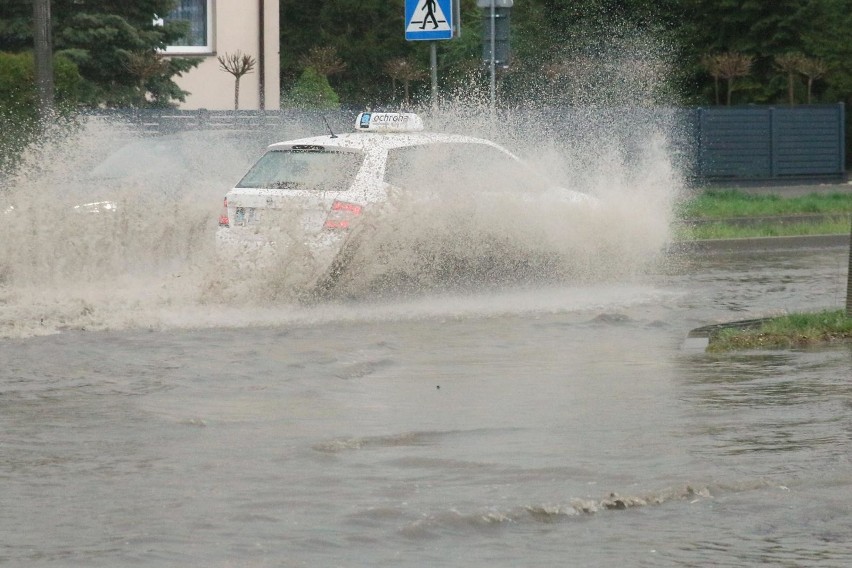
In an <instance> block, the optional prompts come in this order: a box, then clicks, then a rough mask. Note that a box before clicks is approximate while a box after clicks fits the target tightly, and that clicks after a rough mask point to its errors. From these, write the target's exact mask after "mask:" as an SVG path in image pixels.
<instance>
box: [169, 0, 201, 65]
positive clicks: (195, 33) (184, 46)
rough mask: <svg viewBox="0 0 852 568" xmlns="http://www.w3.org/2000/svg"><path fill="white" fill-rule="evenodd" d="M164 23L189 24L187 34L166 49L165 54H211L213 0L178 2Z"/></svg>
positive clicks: (179, 0) (183, 0)
mask: <svg viewBox="0 0 852 568" xmlns="http://www.w3.org/2000/svg"><path fill="white" fill-rule="evenodd" d="M162 20H163V21H164V22H174V21H177V20H183V21H186V22H189V32H188V33H187V34H186V35H185V36H184V37H183V38H181V40H180V41H179V42H178V43H176V44H174V45H169V46H167V47H166V53H212V52H213V51H214V50H213V0H178V2H177V6H176V7H175V9H174V10H172V11H171V12H169V14H168V15H167V16H165V17H164V18H163V19H162Z"/></svg>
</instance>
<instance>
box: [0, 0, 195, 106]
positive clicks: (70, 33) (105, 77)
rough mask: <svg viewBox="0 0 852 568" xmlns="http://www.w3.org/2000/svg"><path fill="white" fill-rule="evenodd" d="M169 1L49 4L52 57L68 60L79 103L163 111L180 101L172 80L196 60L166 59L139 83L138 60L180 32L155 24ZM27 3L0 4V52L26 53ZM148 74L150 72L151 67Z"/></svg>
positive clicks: (181, 28)
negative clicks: (79, 78) (57, 55)
mask: <svg viewBox="0 0 852 568" xmlns="http://www.w3.org/2000/svg"><path fill="white" fill-rule="evenodd" d="M173 5H174V0H136V1H134V2H126V1H123V0H53V1H52V2H51V15H52V18H53V30H54V33H53V39H54V48H55V50H56V51H55V52H56V53H61V54H63V55H65V56H66V57H67V58H68V59H70V60H71V61H73V62H74V63H75V64H76V65H77V68H78V69H79V72H80V75H81V76H82V78H83V83H82V84H81V91H80V101H81V102H82V103H84V104H87V105H90V106H100V105H105V106H151V105H154V106H165V105H172V104H174V102H175V101H181V100H184V98H185V96H186V93H185V92H184V91H182V90H181V89H179V88H178V87H177V85H176V84H175V83H174V81H173V77H175V76H177V75H180V74H181V73H184V72H186V71H188V70H190V69H192V68H193V67H194V66H195V65H197V64H198V63H199V61H200V60H198V59H190V58H169V59H168V61H167V62H165V63H164V64H163V65H161V66H159V67H158V71H157V73H156V74H154V75H150V76H147V75H146V78H145V80H144V81H143V80H141V77H140V75H138V71H139V69H140V68H139V67H138V63H139V61H138V60H136V61H133V58H134V57H138V56H139V55H140V54H142V53H145V54H146V55H145V57H146V58H147V59H148V60H149V61H153V60H154V59H155V58H156V55H157V54H158V53H159V50H161V49H163V48H164V47H165V46H166V45H168V44H170V43H172V42H174V41H176V40H177V39H178V38H180V37H181V36H182V35H183V34H184V32H185V31H186V26H185V25H184V24H183V23H181V22H171V23H166V24H165V25H162V26H159V25H155V23H154V17H155V15H157V14H166V13H168V12H169V11H170V10H171V9H172V7H173ZM31 19H32V2H31V1H28V0H6V1H5V2H3V3H2V5H0V51H12V52H20V51H24V50H28V49H31V47H32V42H33V37H32V30H31V26H30V21H31ZM151 69H153V68H151Z"/></svg>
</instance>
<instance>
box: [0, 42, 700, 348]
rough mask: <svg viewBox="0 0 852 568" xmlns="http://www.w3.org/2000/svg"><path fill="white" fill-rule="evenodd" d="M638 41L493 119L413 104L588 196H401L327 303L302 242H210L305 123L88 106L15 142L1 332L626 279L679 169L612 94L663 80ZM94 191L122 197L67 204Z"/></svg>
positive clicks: (467, 103)
mask: <svg viewBox="0 0 852 568" xmlns="http://www.w3.org/2000/svg"><path fill="white" fill-rule="evenodd" d="M634 44H635V45H634V46H633V47H631V48H630V49H633V51H632V52H630V51H628V50H623V51H621V52H619V53H620V54H619V55H618V57H620V58H621V59H617V58H615V56H614V55H613V54H612V53H609V52H608V53H604V52H600V53H598V54H597V56H598V57H599V58H600V61H615V63H614V64H611V65H609V66H608V67H606V66H603V67H606V69H607V72H606V73H603V74H601V73H597V74H593V75H590V76H589V77H587V79H588V80H587V81H586V83H584V84H581V82H578V80H576V77H575V78H574V79H575V80H574V83H572V85H573V86H572V91H571V93H572V95H571V97H570V100H558V99H556V98H554V96H555V95H554V93H558V92H560V90H559V89H551V90H549V91H546V92H545V91H542V93H540V94H539V95H535V94H530V95H529V96H528V99H527V102H528V104H527V105H526V106H523V107H522V106H515V107H513V108H509V109H504V110H501V112H500V113H498V115H496V120H495V115H494V114H492V113H491V111H490V109H489V108H488V105H487V104H484V103H483V98H482V97H481V96H480V95H481V93H480V94H477V93H456V94H455V96H454V97H451V98H450V99H449V100H446V101H444V102H443V103H442V108H441V112H440V113H438V114H433V113H432V112H431V109H430V108H421V109H419V111H420V112H421V113H422V114H424V115H425V120H426V123H427V124H429V125H430V129H433V130H437V131H443V132H449V133H454V132H455V133H459V132H462V133H465V134H472V135H480V136H483V137H486V138H490V139H493V140H495V141H497V142H500V143H502V144H504V145H505V146H507V147H508V148H510V149H511V150H512V151H514V152H515V153H517V154H518V155H519V156H521V157H522V158H524V159H525V160H526V161H527V162H528V164H529V165H530V166H531V168H532V169H533V170H534V171H535V172H536V173H537V174H539V175H540V176H541V177H542V178H547V179H549V180H551V182H552V185H551V186H550V190H553V188H563V189H555V191H556V192H557V197H559V195H558V192H560V191H563V192H567V191H568V190H570V191H581V192H585V193H588V194H590V195H593V196H595V198H596V200H597V205H596V206H595V207H593V208H578V207H576V206H574V205H572V204H571V203H568V202H565V201H564V200H563V201H560V200H559V199H556V200H554V199H552V198H553V194H552V193H551V194H548V195H547V196H546V198H545V195H544V194H543V193H542V194H540V195H533V198H532V199H526V200H522V199H520V200H519V199H518V198H517V197H515V196H513V195H511V193H512V192H511V188H504V189H507V190H508V191H504V192H502V195H496V194H492V195H489V196H488V197H487V198H483V197H482V196H476V195H470V194H469V193H466V192H465V188H464V187H456V186H453V185H452V184H450V185H449V186H448V187H445V188H444V191H443V193H442V195H441V198H440V199H437V200H432V201H431V202H429V203H425V204H424V203H420V202H414V201H412V202H406V201H400V202H397V203H395V207H394V208H393V209H392V213H391V214H386V215H385V216H380V217H378V218H376V219H374V229H373V232H372V234H371V235H370V238H369V239H367V240H366V241H365V243H364V246H362V247H360V248H358V249H357V250H355V251H354V252H353V254H352V258H351V262H349V264H348V265H347V266H346V267H345V270H344V271H343V272H342V277H341V278H340V279H339V281H337V282H335V286H334V287H332V288H333V289H332V290H331V297H330V299H331V301H332V302H331V303H330V304H324V306H325V307H323V305H320V306H319V307H314V308H313V311H310V310H309V311H306V310H305V309H304V307H302V306H301V305H300V304H299V302H300V301H302V300H304V299H305V298H309V299H311V300H312V301H313V302H317V301H319V302H321V304H322V303H325V302H327V301H328V299H329V298H328V297H325V298H324V299H321V298H319V297H317V296H316V295H314V292H315V288H314V286H315V285H316V280H315V276H316V271H315V270H314V268H315V267H312V266H311V260H312V259H311V254H310V252H309V251H307V250H306V249H305V248H304V247H302V248H300V247H295V248H294V249H292V250H291V251H289V252H288V254H287V255H286V256H284V257H280V258H278V259H276V262H275V263H274V264H273V265H272V266H271V267H266V268H264V269H262V270H255V271H252V270H250V269H249V270H247V269H245V267H244V266H240V265H235V264H232V263H229V262H227V260H225V261H223V260H222V259H221V258H218V257H217V256H216V254H215V250H214V232H215V229H216V219H217V215H218V213H219V209H220V207H221V199H222V196H223V195H224V193H225V192H226V191H227V190H228V189H229V188H230V187H232V186H233V184H234V183H235V182H236V181H237V180H238V179H239V178H240V177H241V175H242V174H243V172H244V171H245V170H246V169H247V167H248V166H249V165H250V164H251V163H252V162H253V161H254V160H255V159H256V158H257V156H258V155H259V153H260V152H262V150H263V148H264V146H265V145H266V144H267V143H269V142H272V141H275V140H278V139H287V138H289V137H292V136H294V135H302V134H305V133H306V130H309V129H308V128H307V126H306V125H300V124H293V125H291V126H290V127H289V130H288V131H286V132H285V131H278V132H270V131H264V132H257V131H255V132H246V131H237V130H230V131H229V130H223V131H192V132H181V133H175V134H172V135H168V136H158V137H151V136H150V135H146V134H145V133H143V132H140V131H139V130H137V129H135V128H134V127H132V126H130V125H128V124H126V123H122V122H120V121H107V120H103V119H98V118H89V119H87V120H83V121H82V122H81V126H80V127H79V128H78V129H77V130H76V131H74V132H71V133H64V134H62V135H61V136H60V135H57V136H54V137H52V138H49V139H48V140H47V142H46V143H45V144H43V145H41V146H39V147H37V148H35V149H33V150H31V151H28V152H27V153H25V155H24V159H23V165H22V167H21V168H20V170H19V171H18V173H17V174H16V175H15V176H14V177H13V178H11V179H9V180H7V182H6V184H5V187H4V188H2V190H0V211H2V213H0V215H2V217H3V222H2V223H0V242H2V243H3V246H2V247H0V336H28V335H36V334H42V333H52V332H55V331H57V330H61V329H66V328H78V329H79V328H86V329H125V328H134V327H151V328H159V327H162V326H180V327H183V326H190V327H191V326H194V325H246V324H251V322H252V321H254V320H253V319H252V317H251V316H250V315H246V314H256V315H257V317H258V318H259V319H258V320H257V321H269V320H268V319H267V317H266V316H264V315H262V314H263V312H264V310H265V309H268V308H269V307H270V306H278V307H279V308H282V307H286V309H287V310H288V313H289V314H290V315H291V317H294V318H296V319H298V320H303V319H306V318H307V319H310V318H311V317H316V318H319V319H320V320H323V319H325V318H327V317H330V316H328V313H327V312H329V311H331V312H338V313H342V312H343V311H345V310H342V309H341V307H342V306H343V305H344V304H342V302H345V301H346V300H347V299H350V298H355V299H357V300H359V301H365V300H366V301H370V300H375V299H377V298H380V297H383V296H387V295H388V294H391V295H394V296H398V295H399V294H400V293H403V294H408V293H411V292H414V293H415V294H420V295H422V294H424V293H427V294H428V293H435V292H440V293H446V292H448V291H450V292H452V293H460V294H463V293H465V292H470V291H475V292H476V293H489V292H483V290H491V291H492V292H498V293H506V292H507V291H508V290H510V289H511V288H512V287H513V286H516V285H518V284H522V285H523V286H526V287H528V289H529V287H536V286H547V287H550V288H552V287H554V286H556V287H559V286H565V285H573V286H576V285H578V283H582V285H588V284H589V283H590V282H598V281H600V280H607V281H610V282H615V283H621V284H627V283H629V282H632V281H634V280H635V278H636V277H637V276H641V275H642V274H643V272H644V271H646V270H647V268H648V267H649V266H654V265H655V263H657V262H659V261H660V260H661V259H663V258H664V257H663V256H662V252H661V251H663V250H664V249H665V246H666V244H667V243H668V241H669V239H670V231H669V226H670V217H671V210H672V203H673V202H674V200H675V199H676V198H677V196H678V195H679V192H680V189H681V187H682V186H683V182H682V175H681V173H680V169H679V167H678V160H677V155H676V153H675V152H674V151H673V150H672V140H673V139H674V138H676V136H677V134H678V129H679V125H678V124H677V118H676V113H672V112H667V111H665V110H660V109H658V108H657V109H649V108H647V107H642V106H631V107H625V106H619V105H624V104H626V103H630V104H634V105H635V104H636V103H641V104H645V103H647V102H648V101H651V100H653V101H657V100H658V97H657V98H655V96H656V95H655V96H651V95H652V94H653V92H655V89H656V86H657V85H658V84H659V81H654V80H651V78H650V76H649V73H651V72H653V73H657V74H664V73H665V70H664V68H665V66H664V65H662V64H656V63H654V64H652V63H653V62H654V61H657V60H654V59H653V57H651V56H647V57H646V56H643V57H645V59H644V61H646V63H647V64H646V65H642V66H636V65H632V66H631V65H628V64H627V63H626V62H627V61H635V60H637V59H636V58H637V57H638V55H637V54H639V53H640V52H641V53H646V52H647V46H643V44H641V43H635V42H634ZM642 49H645V50H646V51H645V52H642V51H641V50H642ZM614 58H615V59H614ZM599 67H600V68H601V69H602V68H603V67H601V66H599ZM637 73H638V74H639V75H641V77H638V76H637ZM657 77H659V75H657ZM566 102H568V103H582V105H583V106H566ZM557 105H558V106H557ZM609 105H613V106H609ZM314 133H318V132H314ZM482 176H483V178H486V180H487V178H488V176H489V172H483V173H482ZM487 181H488V182H489V184H490V185H492V186H494V187H499V186H500V184H501V183H505V182H504V180H501V179H490V180H487ZM498 193H499V192H498ZM102 201H109V202H110V203H114V204H115V206H116V209H115V211H112V212H105V211H101V212H91V211H86V210H85V208H84V209H80V208H75V206H76V205H80V204H88V203H96V202H102ZM89 209H92V208H89ZM94 209H95V210H97V207H95V208H94ZM326 292H328V290H326ZM457 297H462V296H457ZM388 301H395V300H388ZM392 312H393V310H390V311H389V312H387V313H392ZM310 314H313V316H311V315H310ZM350 316H351V314H350ZM285 319H286V318H285Z"/></svg>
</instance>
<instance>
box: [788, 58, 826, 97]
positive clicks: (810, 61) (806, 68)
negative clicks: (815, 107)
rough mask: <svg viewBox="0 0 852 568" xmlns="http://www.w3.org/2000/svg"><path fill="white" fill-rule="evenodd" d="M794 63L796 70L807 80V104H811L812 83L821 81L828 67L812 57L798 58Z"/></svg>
mask: <svg viewBox="0 0 852 568" xmlns="http://www.w3.org/2000/svg"><path fill="white" fill-rule="evenodd" d="M796 63H797V67H796V70H797V71H798V72H799V73H801V74H802V75H804V76H805V77H807V78H808V104H811V92H812V91H813V85H814V81H815V80H817V79H821V78H822V77H823V76H824V75H825V74H826V72H827V71H828V67H827V66H826V64H825V63H824V62H823V61H822V60H821V59H816V58H814V57H800V58H799V59H798V60H797V61H796Z"/></svg>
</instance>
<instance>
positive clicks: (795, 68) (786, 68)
mask: <svg viewBox="0 0 852 568" xmlns="http://www.w3.org/2000/svg"><path fill="white" fill-rule="evenodd" d="M802 59H803V56H802V54H801V53H783V54H781V55H776V56H775V67H776V68H777V69H778V70H779V71H781V72H782V73H785V74H786V75H787V97H788V101H789V103H790V106H793V105H794V104H796V97H795V89H794V87H795V78H796V75H798V73H799V69H800V67H801V66H802ZM808 102H810V97H808Z"/></svg>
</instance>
